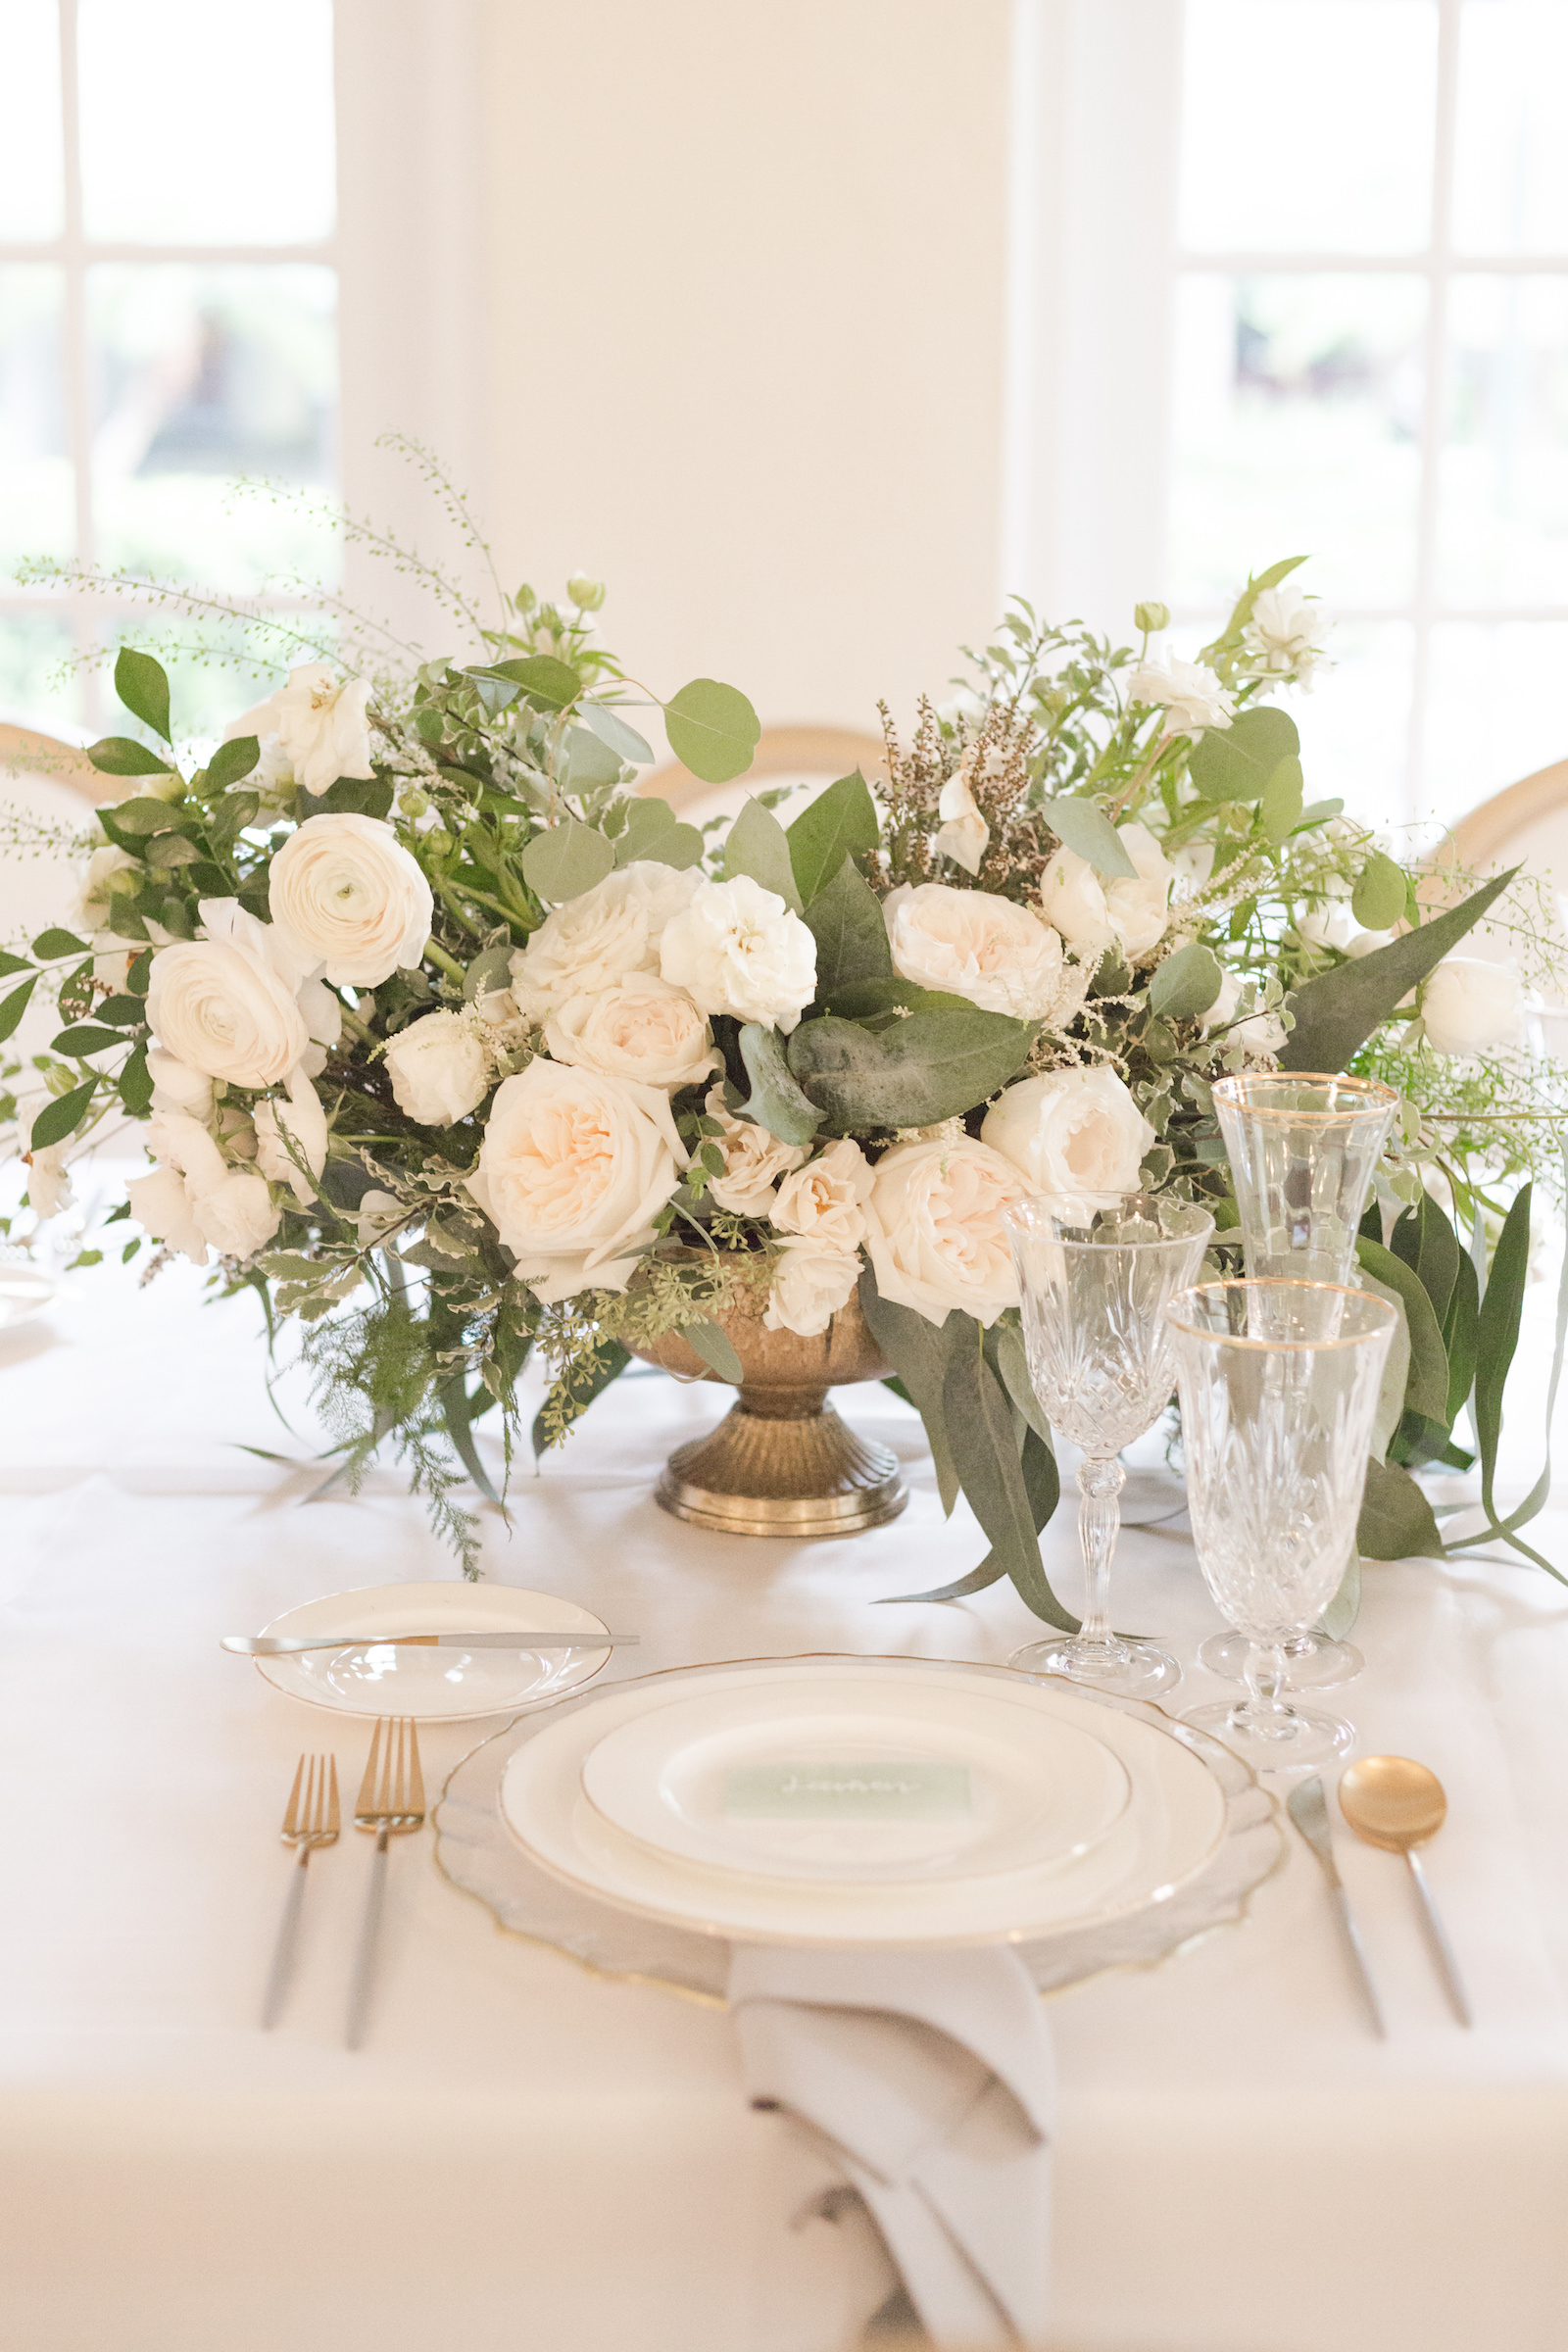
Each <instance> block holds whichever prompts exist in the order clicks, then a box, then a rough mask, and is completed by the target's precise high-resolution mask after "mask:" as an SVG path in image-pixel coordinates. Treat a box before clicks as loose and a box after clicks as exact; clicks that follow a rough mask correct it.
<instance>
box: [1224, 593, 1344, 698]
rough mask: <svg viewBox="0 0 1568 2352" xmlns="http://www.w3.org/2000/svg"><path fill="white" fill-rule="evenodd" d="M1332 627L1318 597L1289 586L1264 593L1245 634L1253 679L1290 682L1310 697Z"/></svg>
mask: <svg viewBox="0 0 1568 2352" xmlns="http://www.w3.org/2000/svg"><path fill="white" fill-rule="evenodd" d="M1331 625H1332V624H1331V622H1330V619H1329V615H1328V613H1325V612H1324V610H1323V607H1322V606H1321V605H1320V604H1319V603H1318V602H1317V600H1316V598H1315V597H1306V596H1303V595H1302V594H1301V592H1300V590H1299V588H1294V587H1291V586H1288V585H1287V586H1285V587H1281V588H1265V589H1263V590H1262V592H1261V593H1260V594H1259V595H1258V596H1256V597H1254V598H1253V600H1252V610H1251V613H1250V617H1249V619H1248V621H1247V624H1246V626H1245V627H1244V629H1243V630H1242V651H1243V653H1244V654H1245V655H1246V657H1247V661H1248V663H1249V665H1250V669H1251V672H1252V675H1253V676H1254V677H1262V678H1290V679H1293V680H1294V681H1295V683H1296V684H1297V685H1298V686H1299V687H1300V688H1301V689H1302V691H1303V692H1304V693H1307V694H1310V693H1311V691H1312V672H1313V671H1314V670H1315V669H1316V668H1317V666H1318V663H1319V662H1322V661H1323V659H1324V641H1325V639H1326V638H1327V636H1328V633H1329V629H1330V626H1331Z"/></svg>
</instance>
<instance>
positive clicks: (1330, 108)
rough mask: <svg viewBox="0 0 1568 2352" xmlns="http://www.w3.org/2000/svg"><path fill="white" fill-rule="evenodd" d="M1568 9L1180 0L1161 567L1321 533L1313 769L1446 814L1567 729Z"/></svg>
mask: <svg viewBox="0 0 1568 2352" xmlns="http://www.w3.org/2000/svg"><path fill="white" fill-rule="evenodd" d="M1564 89H1568V7H1565V6H1564V5H1562V0H1186V11H1185V30H1184V56H1183V102H1182V112H1181V142H1180V145H1181V153H1180V162H1179V168H1178V177H1179V184H1178V190H1177V197H1176V219H1177V234H1178V240H1179V243H1178V251H1177V256H1176V263H1175V285H1174V302H1173V318H1172V344H1173V354H1174V357H1173V365H1172V373H1171V382H1172V394H1171V412H1172V449H1171V467H1170V489H1169V532H1168V540H1167V546H1166V578H1167V579H1168V581H1169V583H1170V585H1169V588H1168V590H1166V591H1165V593H1166V594H1167V595H1168V597H1169V601H1170V603H1171V606H1172V609H1173V611H1174V613H1175V614H1176V619H1177V636H1178V641H1179V642H1180V643H1181V644H1182V646H1183V649H1184V650H1186V648H1187V645H1188V643H1189V641H1193V642H1197V641H1201V638H1202V636H1203V635H1205V634H1206V633H1207V623H1208V622H1209V620H1210V618H1211V617H1212V616H1214V615H1216V614H1217V613H1219V611H1220V609H1221V607H1222V604H1223V603H1224V602H1225V600H1226V599H1227V598H1228V596H1229V595H1230V594H1231V593H1232V592H1233V590H1234V587H1235V585H1236V583H1237V581H1238V580H1239V579H1240V578H1242V577H1243V576H1244V575H1245V573H1246V570H1247V567H1248V565H1249V564H1261V563H1262V562H1264V561H1267V560H1269V559H1271V558H1273V557H1276V556H1281V555H1287V554H1291V555H1294V554H1299V553H1307V552H1310V553H1312V554H1313V556H1314V559H1315V560H1314V562H1313V563H1312V564H1311V565H1310V566H1309V568H1308V569H1307V570H1306V571H1305V573H1304V574H1303V580H1304V584H1306V585H1308V586H1310V587H1311V588H1313V589H1315V590H1317V591H1318V592H1320V593H1321V594H1322V595H1323V596H1324V597H1325V599H1326V600H1327V601H1328V602H1329V603H1330V604H1331V605H1332V606H1333V608H1334V609H1335V611H1336V613H1337V614H1338V615H1339V618H1340V623H1341V626H1340V629H1339V632H1338V637H1337V642H1336V645H1335V652H1336V654H1337V656H1338V658H1339V662H1340V666H1339V668H1338V670H1337V671H1336V672H1335V673H1334V674H1333V675H1332V676H1331V677H1330V678H1329V679H1328V680H1327V681H1326V682H1325V683H1324V685H1323V686H1322V687H1321V688H1320V689H1319V691H1318V694H1317V696H1316V697H1315V701H1314V703H1305V704H1302V703H1293V706H1292V707H1293V710H1295V711H1297V713H1298V715H1299V717H1300V719H1301V725H1302V734H1303V739H1304V743H1305V748H1306V753H1307V757H1308V759H1309V760H1310V761H1311V770H1310V773H1311V781H1312V784H1313V786H1314V788H1315V789H1316V790H1318V791H1319V792H1341V791H1343V792H1344V793H1345V795H1346V797H1347V798H1348V799H1349V800H1350V802H1351V804H1352V806H1353V807H1355V808H1356V809H1361V810H1364V811H1366V812H1367V813H1368V814H1374V815H1377V816H1380V817H1383V818H1387V819H1389V820H1393V821H1402V820H1410V819H1422V818H1426V817H1429V816H1437V817H1440V818H1443V819H1445V820H1446V819H1450V818H1452V817H1455V816H1457V815H1459V814H1460V813H1461V812H1462V811H1463V810H1464V809H1468V808H1470V807H1472V806H1474V805H1475V804H1476V803H1477V802H1478V801H1481V800H1483V799H1485V798H1486V797H1487V795H1488V794H1489V793H1491V792H1494V791H1495V790H1497V789H1498V788H1499V787H1500V786H1502V785H1503V784H1506V783H1508V782H1510V781H1511V780H1513V779H1514V778H1515V777H1517V776H1520V775H1523V774H1525V773H1527V772H1528V771H1530V770H1531V769H1533V768H1536V767H1540V766H1544V765H1545V764H1547V763H1548V762H1549V761H1551V760H1558V759H1561V758H1562V757H1563V756H1564V755H1565V754H1568V712H1565V711H1564V708H1563V702H1562V694H1561V684H1560V681H1561V679H1562V677H1563V676H1564V674H1568V149H1565V147H1564V144H1563V140H1562V136H1561V128H1560V121H1559V117H1560V108H1561V96H1562V92H1563V91H1564Z"/></svg>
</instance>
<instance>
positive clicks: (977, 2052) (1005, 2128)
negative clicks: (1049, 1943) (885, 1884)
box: [729, 1944, 1055, 2352]
mask: <svg viewBox="0 0 1568 2352" xmlns="http://www.w3.org/2000/svg"><path fill="white" fill-rule="evenodd" d="M729 1999H730V2006H731V2009H732V2010H733V2012H734V2015H735V2024H736V2031H737V2033H738V2034H739V2036H740V2045H741V2063H742V2069H743V2073H744V2076H745V2081H746V2087H747V2090H748V2093H749V2095H750V2097H751V2099H752V2102H753V2104H754V2105H755V2106H760V2107H779V2108H783V2109H785V2110H787V2111H788V2113H789V2114H790V2115H792V2116H794V2117H796V2118H797V2119H799V2121H800V2122H802V2123H803V2124H805V2125H807V2126H809V2128H810V2129H811V2130H813V2131H816V2132H818V2133H820V2134H822V2135H823V2136H824V2137H825V2138H826V2139H828V2140H829V2141H831V2142H832V2145H833V2151H834V2154H835V2156H836V2158H837V2161H838V2162H839V2163H840V2164H842V2167H843V2170H844V2175H845V2178H846V2180H848V2181H849V2182H850V2183H851V2185H852V2186H853V2187H854V2188H855V2189H856V2190H857V2191H858V2194H859V2195H860V2196H861V2197H862V2198H863V2199H864V2202H865V2204H866V2207H867V2208H868V2210H869V2212H870V2214H871V2216H872V2218H873V2220H874V2221H875V2222H876V2224H877V2227H878V2229H880V2230H881V2232H882V2236H883V2238H884V2240H885V2242H886V2244H887V2248H888V2252H889V2254H890V2255H891V2256H892V2259H893V2261H894V2262H895V2263H896V2264H897V2266H898V2269H899V2272H900V2274H901V2276H902V2278H903V2279H904V2283H905V2287H906V2289H907V2293H908V2297H909V2300H910V2302H911V2303H912V2304H913V2306H914V2308H915V2310H916V2312H917V2313H918V2314H919V2317H920V2321H921V2325H922V2326H923V2327H925V2329H926V2331H927V2333H928V2334H929V2335H930V2336H931V2337H932V2338H933V2339H934V2341H935V2342H936V2343H938V2344H939V2345H942V2346H944V2347H947V2346H952V2347H955V2348H959V2347H961V2352H992V2348H993V2347H998V2346H1007V2345H1016V2344H1017V2343H1018V2342H1019V2341H1020V2340H1021V2341H1022V2342H1024V2343H1037V2342H1039V2341H1041V2340H1042V2338H1043V2336H1044V2333H1045V2327H1046V2309H1047V2301H1048V2292H1049V2283H1050V2259H1051V2133H1052V2129H1053V2115H1054V2089H1055V2085H1054V2063H1053V2058H1052V2049H1051V2037H1050V2035H1049V2034H1048V2033H1047V2031H1046V2024H1045V2018H1044V2016H1043V2014H1042V2011H1041V2005H1040V1996H1039V1994H1038V1992H1037V1991H1036V1990H1035V1987H1034V1985H1033V1984H1032V1982H1031V1981H1030V1978H1029V1976H1028V1974H1027V1972H1026V1970H1025V1969H1024V1966H1023V1964H1022V1962H1021V1961H1020V1960H1019V1959H1018V1957H1017V1955H1016V1953H1014V1952H1011V1951H1008V1950H1006V1949H1005V1948H1004V1947H998V1946H993V1947H989V1948H986V1949H975V1950H965V1951H943V1952H931V1951H924V1952H907V1953H906V1952H889V1951H879V1952H846V1951H809V1950H791V1949H786V1948H781V1947H778V1946H774V1945H761V1944H737V1945H736V1946H735V1947H734V1949H733V1952H732V1955H731V1960H730V1973H729Z"/></svg>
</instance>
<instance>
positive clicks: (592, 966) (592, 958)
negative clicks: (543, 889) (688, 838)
mask: <svg viewBox="0 0 1568 2352" xmlns="http://www.w3.org/2000/svg"><path fill="white" fill-rule="evenodd" d="M702 880H703V877H702V875H701V873H700V872H699V871H698V870H697V869H696V868H695V867H691V866H688V867H685V868H677V867H675V866H672V865H660V864H658V863H657V862H656V861H655V860H654V859H653V858H636V859H634V861H633V862H632V863H631V864H630V865H623V866H621V867H620V869H619V870H618V872H616V873H613V874H607V875H606V876H605V879H604V880H603V882H596V883H595V884H594V887H593V889H592V890H585V891H583V892H581V893H580V894H579V896H578V897H576V898H575V899H567V900H565V901H564V903H563V904H562V905H561V906H560V907H555V908H554V909H553V911H552V912H551V913H549V914H547V915H546V917H545V919H544V921H543V922H542V923H541V924H540V926H539V928H538V930H537V931H536V932H535V933H534V935H533V937H532V938H531V939H530V940H529V942H528V945H527V946H526V947H525V948H519V949H518V951H517V953H516V955H515V956H513V958H512V995H513V998H514V1001H515V1004H516V1006H517V1009H518V1012H519V1013H520V1014H521V1016H522V1017H523V1018H524V1019H526V1020H529V1021H531V1022H532V1023H533V1024H534V1026H535V1027H539V1026H541V1025H542V1024H543V1022H544V1021H545V1020H546V1019H547V1018H548V1016H549V1014H550V1013H551V1012H553V1011H554V1010H555V1008H556V1006H557V1005H564V1003H565V1002H566V1000H567V999H568V998H569V997H580V996H596V995H597V994H598V993H599V992H600V991H601V990H602V989H606V988H614V987H616V986H617V985H618V984H619V983H620V982H621V981H622V980H629V979H630V978H631V977H632V975H633V974H634V973H636V972H657V971H658V969H659V950H660V943H661V942H662V939H663V936H664V927H665V925H666V924H667V923H668V922H669V920H670V919H671V917H672V916H674V915H676V914H678V913H680V911H681V910H682V908H684V907H689V906H690V904H691V901H692V897H693V894H694V893H695V892H696V891H697V890H698V889H699V888H700V887H701V886H702Z"/></svg>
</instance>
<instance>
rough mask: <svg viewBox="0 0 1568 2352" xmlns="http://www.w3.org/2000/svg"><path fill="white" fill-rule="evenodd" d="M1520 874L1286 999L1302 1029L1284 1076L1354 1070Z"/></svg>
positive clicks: (1488, 885)
mask: <svg viewBox="0 0 1568 2352" xmlns="http://www.w3.org/2000/svg"><path fill="white" fill-rule="evenodd" d="M1518 870H1519V869H1518V867H1517V866H1511V867H1510V868H1509V870H1508V872H1507V873H1505V874H1498V875H1497V877H1496V879H1495V881H1492V882H1484V883H1483V884H1482V885H1481V888H1480V889H1479V890H1473V891H1472V892H1471V894H1470V896H1469V897H1468V898H1467V899H1465V900H1464V901H1462V903H1461V904H1460V905H1459V906H1457V907H1449V908H1448V911H1447V912H1446V914H1435V915H1434V916H1433V917H1432V919H1431V921H1430V922H1425V923H1423V924H1422V925H1421V926H1420V928H1419V929H1418V930H1415V931H1407V932H1406V933H1405V934H1404V936H1403V938H1402V939H1392V940H1390V942H1389V944H1388V946H1387V947H1386V948H1374V949H1373V951H1372V953H1371V955H1370V956H1361V957H1360V959H1359V960H1358V961H1355V962H1349V963H1342V964H1341V965H1340V966H1339V968H1338V970H1336V971H1332V972H1320V973H1319V974H1318V976H1317V978H1316V979H1315V980H1307V981H1303V983H1302V984H1301V986H1300V987H1299V988H1297V989H1293V990H1292V992H1291V994H1290V996H1289V997H1288V998H1287V999H1286V1008H1287V1010H1288V1011H1290V1012H1291V1013H1292V1014H1294V1016H1295V1020H1296V1026H1295V1028H1294V1029H1293V1030H1292V1031H1291V1034H1290V1036H1289V1037H1288V1038H1287V1039H1286V1041H1285V1047H1284V1051H1283V1052H1282V1053H1281V1054H1280V1067H1281V1069H1283V1070H1343V1069H1347V1068H1348V1066H1349V1064H1350V1062H1351V1061H1352V1060H1353V1059H1354V1057H1355V1055H1356V1054H1359V1053H1360V1051H1361V1048H1362V1047H1363V1046H1364V1045H1365V1044H1366V1041H1367V1039H1368V1038H1369V1037H1370V1036H1371V1035H1372V1033H1373V1031H1374V1030H1376V1029H1380V1028H1381V1027H1382V1026H1383V1023H1384V1022H1385V1021H1386V1020H1387V1019H1388V1018H1389V1016H1390V1014H1391V1013H1392V1012H1394V1011H1395V1010H1396V1008H1397V1005H1398V1004H1399V1000H1400V999H1401V997H1406V996H1408V995H1409V993H1410V991H1411V989H1412V988H1418V987H1419V986H1420V984H1421V982H1422V981H1423V980H1424V979H1425V978H1426V976H1427V974H1428V972H1430V971H1432V970H1433V969H1434V968H1435V967H1436V966H1437V965H1438V964H1440V963H1441V962H1442V961H1443V958H1444V956H1449V955H1451V954H1452V953H1453V950H1454V949H1455V948H1456V947H1457V946H1458V944H1459V942H1460V940H1461V939H1463V937H1464V935H1465V933H1466V932H1467V931H1469V930H1471V929H1473V928H1474V926H1475V925H1476V924H1477V923H1478V922H1479V921H1480V920H1481V917H1482V916H1483V915H1484V914H1485V913H1486V911H1487V908H1488V907H1490V906H1491V905H1492V903H1493V901H1494V900H1495V899H1496V898H1497V897H1499V896H1500V894H1501V893H1502V892H1503V891H1505V890H1506V889H1507V887H1508V885H1509V883H1510V882H1511V881H1512V880H1513V878H1514V875H1515V874H1516V873H1517V872H1518Z"/></svg>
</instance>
